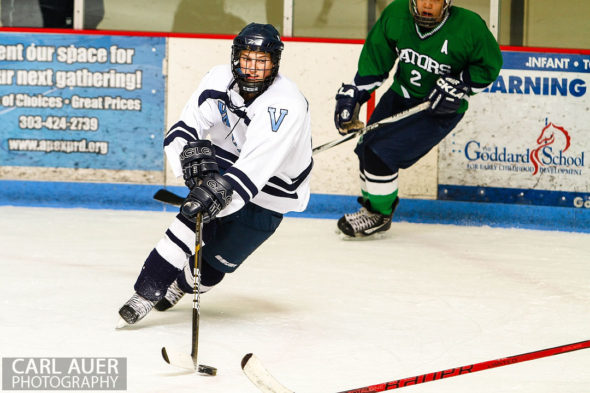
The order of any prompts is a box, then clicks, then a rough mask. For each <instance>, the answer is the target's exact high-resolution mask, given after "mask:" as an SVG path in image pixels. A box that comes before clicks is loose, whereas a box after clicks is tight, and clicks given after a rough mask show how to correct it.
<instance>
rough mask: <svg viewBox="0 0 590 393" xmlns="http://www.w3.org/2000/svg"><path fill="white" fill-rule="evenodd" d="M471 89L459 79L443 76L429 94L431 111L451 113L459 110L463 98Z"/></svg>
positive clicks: (443, 113) (444, 113) (437, 113)
mask: <svg viewBox="0 0 590 393" xmlns="http://www.w3.org/2000/svg"><path fill="white" fill-rule="evenodd" d="M470 90H471V89H469V86H467V85H466V84H465V83H463V82H461V81H460V80H459V79H456V78H453V77H450V76H441V77H440V78H438V80H437V81H436V85H435V86H434V89H432V91H431V92H430V95H429V96H428V101H430V112H431V113H432V114H435V115H450V114H453V113H455V112H457V109H459V106H461V100H462V99H464V98H466V97H467V95H468V94H469V92H470Z"/></svg>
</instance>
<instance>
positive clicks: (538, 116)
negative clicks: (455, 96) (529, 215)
mask: <svg viewBox="0 0 590 393" xmlns="http://www.w3.org/2000/svg"><path fill="white" fill-rule="evenodd" d="M580 52H584V53H583V54H581V53H580ZM502 55H503V58H504V64H503V66H502V70H501V72H500V75H499V76H498V78H497V79H496V81H494V83H492V84H491V85H490V86H489V87H488V88H487V89H486V90H485V91H484V92H482V93H480V94H477V95H475V96H473V97H472V98H471V99H470V103H469V110H468V111H467V113H466V115H465V118H464V119H463V120H462V121H461V122H460V123H459V125H458V126H457V128H456V129H455V130H454V131H453V132H452V133H451V134H450V135H449V136H448V137H447V138H445V140H444V141H443V143H441V145H440V148H439V165H438V167H439V190H438V197H439V198H440V199H454V200H467V201H486V202H499V203H525V204H533V205H552V206H563V207H571V208H587V206H588V204H589V203H588V201H590V159H589V157H588V155H589V154H590V139H589V138H587V133H588V124H590V112H589V111H588V108H587V107H588V96H589V95H590V89H589V87H590V51H581V50H580V51H575V50H573V51H571V53H541V52H528V51H524V50H523V51H517V50H516V51H515V50H509V51H503V52H502Z"/></svg>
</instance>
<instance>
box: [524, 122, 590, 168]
mask: <svg viewBox="0 0 590 393" xmlns="http://www.w3.org/2000/svg"><path fill="white" fill-rule="evenodd" d="M571 141H572V138H571V137H570V134H569V132H567V131H566V130H565V128H563V127H559V126H556V125H554V124H553V123H549V124H547V125H546V126H545V128H543V130H542V131H541V134H539V137H538V138H537V147H536V148H534V149H533V150H532V151H531V163H532V164H533V166H534V167H535V170H534V171H533V175H536V174H537V172H539V167H541V166H546V165H551V164H554V165H567V166H571V165H576V164H578V166H580V165H581V166H584V153H582V156H581V159H576V158H574V157H566V156H564V155H563V153H565V152H566V151H567V149H569V148H570V145H571ZM554 145H555V146H554ZM554 147H555V148H557V149H559V158H558V159H557V160H556V159H555V158H557V157H552V155H551V153H552V152H553V148H554ZM577 161H579V162H577Z"/></svg>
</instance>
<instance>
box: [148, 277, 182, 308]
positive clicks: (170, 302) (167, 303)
mask: <svg viewBox="0 0 590 393" xmlns="http://www.w3.org/2000/svg"><path fill="white" fill-rule="evenodd" d="M183 296H184V291H183V290H182V289H180V287H179V286H178V281H176V280H174V282H173V283H172V285H170V287H168V291H166V295H164V297H163V298H162V299H161V300H160V301H159V302H158V303H156V305H155V306H154V308H155V309H156V310H158V311H166V310H168V309H169V308H171V307H174V306H175V305H176V303H178V302H179V301H180V299H182V297H183Z"/></svg>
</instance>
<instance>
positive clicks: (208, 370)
mask: <svg viewBox="0 0 590 393" xmlns="http://www.w3.org/2000/svg"><path fill="white" fill-rule="evenodd" d="M197 371H198V372H200V373H201V374H207V375H210V376H212V377H214V376H215V375H217V369H216V368H215V367H211V366H205V365H204V364H199V367H198V368H197Z"/></svg>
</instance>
